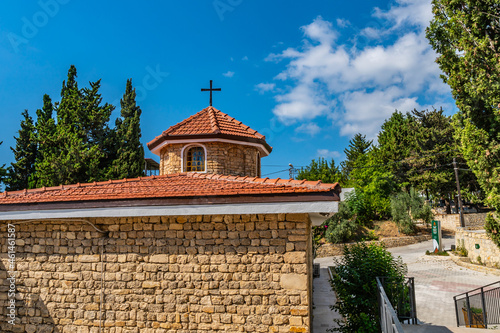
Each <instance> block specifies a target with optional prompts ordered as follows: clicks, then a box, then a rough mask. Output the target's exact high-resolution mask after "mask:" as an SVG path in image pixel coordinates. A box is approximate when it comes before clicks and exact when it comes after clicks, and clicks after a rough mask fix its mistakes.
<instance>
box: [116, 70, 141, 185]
mask: <svg viewBox="0 0 500 333" xmlns="http://www.w3.org/2000/svg"><path fill="white" fill-rule="evenodd" d="M135 98H136V93H135V89H133V88H132V79H128V80H127V85H126V88H125V93H124V94H123V98H122V99H121V100H120V105H121V113H120V116H121V117H119V118H118V119H117V120H116V123H115V125H116V128H115V137H114V143H115V145H116V158H115V159H114V160H113V163H112V166H111V169H110V171H109V173H108V177H109V178H114V179H121V178H135V177H139V176H142V175H143V170H144V148H143V146H142V143H141V141H140V138H141V128H140V117H141V113H142V111H141V108H140V107H139V106H138V105H137V104H136V101H135Z"/></svg>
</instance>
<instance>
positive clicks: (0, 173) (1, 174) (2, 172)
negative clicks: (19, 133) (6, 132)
mask: <svg viewBox="0 0 500 333" xmlns="http://www.w3.org/2000/svg"><path fill="white" fill-rule="evenodd" d="M2 143H3V141H0V145H2ZM6 176H7V169H5V164H3V165H2V166H0V182H2V183H3V182H4V180H5V177H6Z"/></svg>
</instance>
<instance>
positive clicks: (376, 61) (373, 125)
mask: <svg viewBox="0 0 500 333" xmlns="http://www.w3.org/2000/svg"><path fill="white" fill-rule="evenodd" d="M413 14H414V15H413ZM374 17H375V18H376V19H377V20H379V22H380V24H378V25H375V26H373V25H371V26H370V27H366V28H364V29H360V30H359V32H358V34H357V36H355V38H354V40H355V39H356V37H359V36H363V34H364V36H365V37H366V36H369V38H372V39H373V38H376V39H380V42H377V44H374V43H371V44H370V43H367V45H364V46H360V45H359V44H356V42H353V43H354V45H351V46H350V45H347V44H339V43H338V39H339V33H338V32H337V31H336V30H335V29H334V28H333V26H332V23H330V22H327V21H325V20H323V18H321V17H320V16H318V17H317V18H316V19H315V20H314V21H313V22H312V23H310V24H309V25H306V26H304V27H301V30H302V31H303V34H304V39H303V43H302V46H301V47H299V48H293V47H288V48H286V49H285V50H284V51H282V52H281V53H271V54H270V55H269V56H268V57H267V58H266V59H265V60H266V61H275V62H283V63H284V64H285V69H284V70H282V71H281V72H280V73H279V74H277V75H276V76H275V77H274V79H275V80H277V81H278V82H279V81H283V84H284V85H286V87H287V88H284V89H279V88H277V87H274V86H273V87H272V89H270V90H269V91H271V90H272V91H273V92H274V93H275V94H276V95H275V100H276V102H277V105H276V106H275V108H274V110H273V112H274V114H275V115H276V116H277V117H278V119H279V120H280V121H282V122H283V123H285V124H293V123H295V122H305V124H304V125H301V126H307V124H309V123H311V120H313V119H315V118H317V117H327V118H328V119H331V120H332V121H333V122H334V125H336V126H338V127H339V130H340V133H341V135H345V136H352V135H353V134H355V133H357V132H361V133H363V134H366V135H367V136H368V137H370V138H374V137H375V136H376V133H377V132H378V131H379V130H380V125H381V124H382V123H383V122H384V120H385V119H386V118H388V117H389V116H390V115H391V114H392V113H393V112H394V110H395V109H398V110H400V111H409V110H411V109H413V108H417V109H420V108H422V107H423V105H426V104H429V103H428V102H427V100H429V99H433V98H435V99H436V100H439V101H443V100H444V99H447V98H451V95H450V94H449V88H448V87H447V86H446V85H445V84H444V83H443V82H442V81H441V78H440V77H439V75H440V74H441V71H440V70H439V67H438V66H437V64H436V63H435V62H434V60H435V58H436V54H435V53H434V51H433V50H432V49H431V47H430V46H429V43H428V42H427V40H426V39H425V34H424V28H425V26H426V24H427V22H428V21H429V20H430V18H432V12H431V5H430V0H425V1H422V0H397V3H396V5H393V6H392V7H390V9H389V10H388V11H382V10H380V9H376V10H375V11H374ZM340 22H342V21H340ZM341 24H342V23H340V24H339V21H338V20H337V26H341ZM403 26H405V27H406V28H407V29H397V28H398V27H403ZM443 95H446V97H443ZM301 126H299V127H298V128H301ZM304 128H305V127H304Z"/></svg>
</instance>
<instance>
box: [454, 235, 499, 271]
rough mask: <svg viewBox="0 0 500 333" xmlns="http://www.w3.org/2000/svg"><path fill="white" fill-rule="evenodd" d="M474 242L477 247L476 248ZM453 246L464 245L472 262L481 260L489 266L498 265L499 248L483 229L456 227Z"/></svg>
mask: <svg viewBox="0 0 500 333" xmlns="http://www.w3.org/2000/svg"><path fill="white" fill-rule="evenodd" d="M476 244H478V245H479V249H476ZM455 246H456V247H458V246H464V247H465V249H466V250H467V251H468V257H469V259H470V260H471V261H472V262H478V257H481V262H483V263H484V264H486V266H489V267H497V268H498V266H500V248H499V247H498V246H496V245H495V244H494V243H493V241H492V240H491V239H490V238H489V237H488V235H487V234H486V231H485V230H467V229H463V228H457V231H456V233H455Z"/></svg>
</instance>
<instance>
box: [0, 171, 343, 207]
mask: <svg viewBox="0 0 500 333" xmlns="http://www.w3.org/2000/svg"><path fill="white" fill-rule="evenodd" d="M315 193H316V194H328V193H331V194H334V195H333V197H332V198H331V199H329V200H333V201H335V200H337V199H336V198H338V195H335V194H338V193H340V186H339V185H338V183H335V184H323V183H321V181H315V182H312V181H305V180H291V179H290V180H289V179H279V178H278V179H269V178H253V177H238V176H222V175H212V174H198V173H179V174H171V175H164V176H151V177H142V178H135V179H123V180H111V181H106V182H94V183H88V184H74V185H60V186H57V187H48V188H38V189H32V190H22V191H13V192H3V193H0V210H1V209H2V206H3V205H12V204H35V203H62V202H85V201H102V202H105V201H108V200H130V199H158V198H167V199H168V198H173V199H179V198H190V197H191V198H193V197H194V198H196V197H214V196H215V197H234V196H237V197H245V196H248V195H253V196H255V195H258V196H266V195H287V194H295V195H301V194H304V195H307V194H315Z"/></svg>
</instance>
